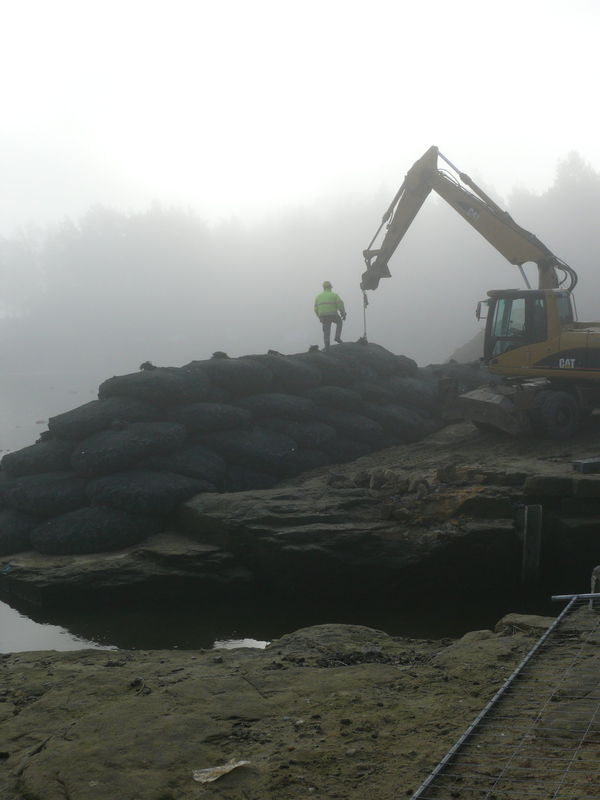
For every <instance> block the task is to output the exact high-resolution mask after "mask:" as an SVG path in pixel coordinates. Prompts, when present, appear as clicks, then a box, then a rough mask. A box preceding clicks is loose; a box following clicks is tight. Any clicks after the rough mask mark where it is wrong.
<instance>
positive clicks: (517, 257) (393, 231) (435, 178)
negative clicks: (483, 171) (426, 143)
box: [361, 147, 577, 291]
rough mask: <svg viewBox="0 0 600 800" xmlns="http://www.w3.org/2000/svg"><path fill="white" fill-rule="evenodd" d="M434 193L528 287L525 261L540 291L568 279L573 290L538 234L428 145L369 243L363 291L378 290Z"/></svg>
mask: <svg viewBox="0 0 600 800" xmlns="http://www.w3.org/2000/svg"><path fill="white" fill-rule="evenodd" d="M438 158H441V159H443V160H444V161H445V162H446V164H448V166H449V167H451V169H452V170H453V171H454V172H455V173H456V175H457V176H458V179H457V178H456V177H454V175H452V174H451V173H449V172H448V171H446V170H441V169H439V168H438ZM465 187H468V188H465ZM432 190H433V191H435V192H437V194H439V195H440V197H442V198H443V199H444V200H445V201H446V202H447V203H448V204H449V205H451V206H452V208H453V209H454V210H455V211H457V212H458V213H459V214H460V215H461V217H463V218H464V219H465V220H466V221H467V222H468V223H469V224H470V225H471V226H472V227H473V228H475V230H476V231H477V232H478V233H479V234H481V236H483V237H484V239H487V241H488V242H489V243H490V244H491V245H492V246H493V247H494V248H495V249H496V250H497V251H498V252H499V253H501V254H502V255H503V256H504V257H505V258H506V259H507V260H508V261H509V262H510V263H511V264H515V265H516V266H518V267H519V269H520V270H521V274H522V275H523V278H524V280H525V283H526V285H527V287H528V288H531V287H530V286H529V282H528V281H527V277H526V275H525V272H524V271H523V264H525V263H527V262H533V263H535V264H537V268H538V288H539V289H555V288H557V287H559V286H563V284H564V283H565V282H566V281H567V280H568V281H569V285H568V286H566V287H564V288H566V290H567V291H571V290H572V289H573V288H574V287H575V284H576V283H577V275H576V273H575V271H574V270H573V269H572V268H571V267H569V266H568V264H565V263H564V262H563V261H561V260H560V259H559V258H558V257H557V256H555V255H554V253H552V252H551V251H550V250H549V249H548V248H547V247H546V245H544V244H543V243H542V242H540V240H539V239H538V238H537V237H536V236H534V235H533V234H532V233H530V232H529V231H526V230H525V229H524V228H521V227H520V226H519V225H517V223H516V222H515V221H514V220H513V218H512V217H511V216H510V214H508V212H506V211H503V210H502V209H501V208H500V207H499V206H498V205H497V204H496V203H494V201H493V200H492V199H491V198H490V197H488V196H487V195H486V194H485V192H483V191H482V190H481V189H480V188H479V187H478V186H477V185H476V184H475V183H474V182H473V181H472V180H471V179H470V178H469V176H468V175H466V174H465V173H463V172H459V171H458V170H457V169H456V167H454V165H453V164H452V163H451V162H450V161H448V159H447V158H445V156H443V155H442V154H441V153H440V152H439V151H438V148H437V147H430V148H429V150H427V152H426V153H425V154H424V155H423V156H422V157H421V158H420V159H419V160H418V161H417V162H415V164H413V166H412V167H411V168H410V170H409V171H408V172H407V174H406V177H405V179H404V181H403V183H402V186H401V187H400V189H399V190H398V192H397V193H396V196H395V197H394V199H393V201H392V203H391V205H390V207H389V208H388V209H387V211H386V212H385V214H384V215H383V219H382V222H381V225H380V226H379V229H378V231H377V233H376V234H375V236H374V237H373V240H372V241H371V244H370V245H369V247H368V248H367V249H366V250H364V251H363V255H364V258H365V263H366V265H367V269H366V271H365V272H364V273H363V275H362V282H361V288H362V289H363V290H365V289H376V288H377V286H378V285H379V281H380V280H381V278H389V277H390V271H389V268H388V262H389V260H390V258H391V256H392V254H393V253H394V251H395V250H396V248H397V247H398V245H399V243H400V242H401V240H402V238H403V237H404V235H405V233H406V232H407V230H408V228H409V227H410V225H411V223H412V221H413V220H414V218H415V216H416V215H417V214H418V212H419V209H420V208H421V206H422V205H423V203H424V202H425V200H426V199H427V196H428V195H429V193H430V192H431V191H432ZM384 226H386V232H385V234H384V237H383V240H382V241H381V245H380V246H379V247H377V248H375V249H373V245H374V243H375V241H376V240H377V238H378V237H379V234H380V233H381V231H382V229H383V228H384ZM561 273H562V275H561Z"/></svg>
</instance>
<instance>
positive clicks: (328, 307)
mask: <svg viewBox="0 0 600 800" xmlns="http://www.w3.org/2000/svg"><path fill="white" fill-rule="evenodd" d="M338 311H339V312H340V313H342V314H345V313H346V309H345V308H344V302H343V300H342V298H341V297H340V296H339V295H337V294H336V293H335V292H332V291H331V290H330V289H326V290H325V291H324V292H321V294H318V295H317V296H316V297H315V314H316V315H317V316H318V317H326V316H327V315H328V314H337V312H338Z"/></svg>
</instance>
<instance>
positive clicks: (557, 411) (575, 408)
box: [539, 391, 581, 439]
mask: <svg viewBox="0 0 600 800" xmlns="http://www.w3.org/2000/svg"><path fill="white" fill-rule="evenodd" d="M539 415H540V422H541V426H542V431H543V433H544V435H545V436H547V437H548V438H550V439H569V438H571V436H573V435H574V434H575V433H576V432H577V429H578V428H579V423H580V422H581V412H580V409H579V404H578V403H577V400H576V399H575V398H574V397H573V395H571V394H569V393H568V392H555V391H547V392H543V393H542V394H541V396H540V398H539Z"/></svg>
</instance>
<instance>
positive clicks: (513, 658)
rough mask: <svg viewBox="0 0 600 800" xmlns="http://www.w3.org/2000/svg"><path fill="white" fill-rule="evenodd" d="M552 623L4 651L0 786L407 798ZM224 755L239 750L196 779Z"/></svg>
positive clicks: (33, 790)
mask: <svg viewBox="0 0 600 800" xmlns="http://www.w3.org/2000/svg"><path fill="white" fill-rule="evenodd" d="M550 621H551V620H549V619H548V618H539V617H527V618H526V619H525V620H524V621H523V622H521V620H520V618H519V617H518V616H516V615H511V618H510V619H508V620H505V621H504V622H502V621H501V622H500V623H499V624H498V625H497V626H496V632H492V631H489V630H484V631H476V632H471V633H469V634H467V635H466V636H464V637H463V638H462V639H459V640H457V641H454V642H451V641H449V640H445V641H422V640H411V639H401V638H396V637H391V636H388V635H387V634H386V633H383V632H382V631H378V630H373V629H371V628H364V627H360V626H352V625H320V626H316V627H311V628H304V629H301V630H298V631H296V632H295V633H290V634H288V635H286V636H283V637H282V638H280V639H279V640H276V641H274V642H272V643H271V644H270V645H269V646H268V647H267V648H266V650H252V649H237V650H211V651H148V652H144V651H123V650H112V651H98V650H87V651H78V652H68V653H56V652H36V653H18V654H10V655H4V656H0V701H1V702H0V758H1V759H2V765H1V771H0V796H2V798H3V800H65V798H69V800H114V798H136V800H198V798H203V797H215V798H224V799H225V798H226V799H227V800H288V799H289V800H292V798H298V797H327V798H340V800H363V798H365V797H369V798H372V800H388V799H389V798H391V797H405V796H409V795H410V794H411V793H412V792H413V791H414V790H415V789H416V788H417V787H418V786H419V785H420V784H421V782H422V781H423V780H424V778H425V777H426V776H427V775H428V774H429V773H430V771H431V770H432V769H433V767H434V766H435V765H436V763H437V762H438V761H439V759H440V758H441V757H442V756H443V755H444V754H445V753H446V752H447V751H448V749H449V748H450V746H451V745H452V744H453V743H454V741H455V740H456V739H457V738H458V736H459V735H460V734H461V733H462V732H463V731H464V730H465V729H466V727H467V726H468V725H469V724H470V722H471V721H472V720H473V719H474V717H475V716H476V715H477V714H478V713H479V711H480V710H481V708H482V707H483V706H484V705H485V703H486V702H487V701H488V700H489V699H490V698H491V696H492V695H493V694H494V693H495V692H496V691H497V689H498V688H499V686H500V685H501V684H502V682H503V681H504V680H505V679H506V678H507V677H508V676H509V675H510V673H511V672H512V671H513V669H514V668H515V666H516V665H517V664H518V662H519V661H520V660H521V658H522V657H523V655H524V654H525V653H526V652H527V651H528V650H529V649H530V648H531V646H532V644H533V643H534V642H535V640H536V638H539V636H540V635H541V633H542V632H543V631H544V630H545V629H546V627H547V626H548V624H549V623H550ZM231 760H234V761H238V760H243V761H247V762H249V763H247V764H245V765H244V766H240V767H239V768H237V769H235V770H233V771H232V772H230V773H228V774H225V775H224V776H223V777H220V778H219V779H218V780H216V781H215V782H214V783H210V784H200V783H197V782H195V781H194V779H193V772H194V771H195V770H201V769H207V768H210V767H215V766H218V765H223V764H226V763H227V762H229V761H231Z"/></svg>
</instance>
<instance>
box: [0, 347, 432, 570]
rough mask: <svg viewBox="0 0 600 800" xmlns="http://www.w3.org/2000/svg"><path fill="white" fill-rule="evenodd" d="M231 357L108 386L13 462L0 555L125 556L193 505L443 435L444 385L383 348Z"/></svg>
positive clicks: (2, 493) (0, 506) (1, 515)
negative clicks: (198, 498) (198, 499)
mask: <svg viewBox="0 0 600 800" xmlns="http://www.w3.org/2000/svg"><path fill="white" fill-rule="evenodd" d="M222 355H223V354H215V356H218V357H213V358H212V359H209V360H206V361H193V362H191V363H190V364H187V365H186V366H184V367H177V368H175V367H173V368H171V367H169V368H154V367H152V366H151V365H149V364H148V365H144V366H146V367H147V368H145V369H143V370H141V371H140V372H137V373H133V374H130V375H121V376H116V377H113V378H110V379H109V380H107V381H105V382H104V383H102V384H101V386H100V388H99V393H98V400H94V401H92V402H91V403H87V404H86V405H83V406H80V407H79V408H75V409H73V410H72V411H68V412H66V413H64V414H60V415H58V416H56V417H53V418H51V419H50V420H49V423H48V431H47V432H45V433H44V434H42V437H41V439H40V440H39V441H38V442H37V443H36V444H34V445H32V446H31V447H26V448H24V449H22V450H19V451H16V452H13V453H9V454H7V455H5V456H4V458H3V459H2V462H1V464H0V555H7V554H9V553H12V552H18V551H20V550H24V549H29V548H31V547H33V548H34V549H36V550H38V551H40V552H42V553H90V552H99V551H104V550H112V549H118V548H121V547H125V546H128V545H130V544H133V543H135V542H137V541H140V540H141V539H144V538H145V537H147V536H149V535H151V534H152V533H155V532H156V531H158V530H160V529H161V528H162V527H163V526H164V522H165V519H166V518H168V516H169V515H170V514H172V512H173V511H174V510H175V509H176V508H177V506H178V505H179V504H180V503H182V502H183V501H185V500H186V499H188V498H189V497H191V496H192V495H194V494H198V493H200V492H223V491H225V492H232V491H241V490H247V489H256V488H258V489H261V488H269V487H272V486H274V485H275V484H276V483H277V482H279V481H281V480H282V479H285V478H289V477H293V476H295V475H298V474H299V473H301V472H304V471H306V470H309V469H312V468H315V467H320V466H324V465H326V464H332V463H339V462H342V461H349V460H353V459H355V458H358V457H360V456H362V455H365V454H367V453H370V452H373V451H374V450H378V449H381V448H384V447H389V446H391V445H394V444H398V443H403V442H411V441H416V440H418V439H420V438H422V437H423V436H425V435H426V434H428V433H429V432H431V431H432V430H434V429H435V428H436V427H438V426H439V424H440V422H439V418H438V415H437V411H438V401H437V382H436V378H435V376H434V375H433V374H432V373H431V372H430V371H428V370H419V369H418V367H417V365H416V364H415V363H414V362H413V361H412V360H411V359H409V358H406V357H405V356H396V355H394V354H393V353H390V352H389V351H387V350H385V349H384V348H382V347H379V346H378V345H373V344H359V343H357V344H343V345H339V346H337V347H334V348H332V349H331V350H330V351H328V352H327V353H324V352H319V351H315V352H309V353H302V354H298V355H294V356H283V355H280V354H278V353H274V352H270V353H269V354H267V355H257V356H248V357H242V358H235V359H230V358H227V357H222Z"/></svg>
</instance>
